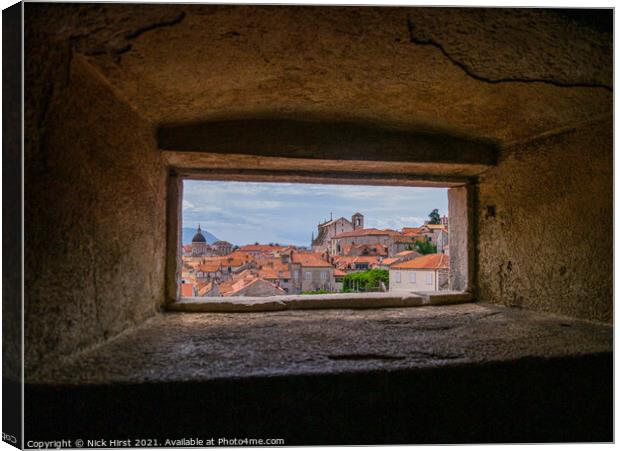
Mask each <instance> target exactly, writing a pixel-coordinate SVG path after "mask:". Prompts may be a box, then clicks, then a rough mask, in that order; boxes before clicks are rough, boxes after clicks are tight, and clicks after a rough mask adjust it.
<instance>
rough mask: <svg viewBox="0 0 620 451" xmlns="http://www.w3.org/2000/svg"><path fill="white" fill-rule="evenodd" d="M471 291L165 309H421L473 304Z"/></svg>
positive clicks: (206, 301) (193, 303) (220, 302)
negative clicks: (428, 306)
mask: <svg viewBox="0 0 620 451" xmlns="http://www.w3.org/2000/svg"><path fill="white" fill-rule="evenodd" d="M472 300H473V299H472V295H471V293H468V292H458V291H442V292H429V293H421V292H418V293H413V292H406V291H403V292H397V291H390V292H386V293H337V294H319V295H286V296H266V297H249V296H248V297H242V296H235V297H189V298H182V299H181V300H180V301H177V302H172V303H170V304H168V305H167V306H166V310H168V311H173V312H205V313H206V312H208V313H218V312H219V313H234V312H274V311H282V310H314V309H334V308H336V309H376V308H395V307H420V306H424V305H447V304H461V303H465V302H471V301H472Z"/></svg>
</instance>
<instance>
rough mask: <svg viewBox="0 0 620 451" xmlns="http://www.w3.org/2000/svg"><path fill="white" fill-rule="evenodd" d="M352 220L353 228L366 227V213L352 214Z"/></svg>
mask: <svg viewBox="0 0 620 451" xmlns="http://www.w3.org/2000/svg"><path fill="white" fill-rule="evenodd" d="M351 222H352V223H353V230H357V229H363V228H364V215H363V214H361V213H359V212H357V213H354V214H353V216H351Z"/></svg>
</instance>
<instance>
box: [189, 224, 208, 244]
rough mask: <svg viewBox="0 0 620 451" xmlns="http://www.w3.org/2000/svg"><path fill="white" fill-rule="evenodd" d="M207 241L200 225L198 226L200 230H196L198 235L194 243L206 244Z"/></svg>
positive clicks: (193, 240) (195, 236) (193, 239)
mask: <svg viewBox="0 0 620 451" xmlns="http://www.w3.org/2000/svg"><path fill="white" fill-rule="evenodd" d="M206 242H207V239H206V238H205V236H204V235H203V234H202V230H200V224H198V230H196V235H194V238H192V243H206Z"/></svg>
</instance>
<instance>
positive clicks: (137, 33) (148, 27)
mask: <svg viewBox="0 0 620 451" xmlns="http://www.w3.org/2000/svg"><path fill="white" fill-rule="evenodd" d="M184 18H185V12H184V11H181V12H180V13H179V14H178V15H177V16H176V17H173V18H172V19H170V20H162V21H161V22H156V23H153V24H150V25H145V26H144V27H141V28H138V29H137V30H134V31H132V32H130V33H128V34H126V35H125V39H129V40H131V39H135V38H137V37H138V36H140V35H141V34H142V33H145V32H147V31H151V30H154V29H156V28H162V27H171V26H173V25H176V24H178V23H179V22H181V21H182V20H183V19H184Z"/></svg>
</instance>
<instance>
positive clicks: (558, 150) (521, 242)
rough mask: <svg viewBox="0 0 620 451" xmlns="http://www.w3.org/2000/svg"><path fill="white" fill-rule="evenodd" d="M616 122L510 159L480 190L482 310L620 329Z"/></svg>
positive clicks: (517, 150)
mask: <svg viewBox="0 0 620 451" xmlns="http://www.w3.org/2000/svg"><path fill="white" fill-rule="evenodd" d="M612 131H613V128H612V123H611V121H609V120H608V121H603V122H599V123H595V124H594V125H592V124H591V125H589V126H586V127H583V128H580V129H577V130H572V131H566V132H564V133H561V134H556V135H553V136H548V137H543V138H539V139H537V140H535V141H531V142H529V143H526V144H521V145H517V146H514V147H513V148H510V149H507V151H506V152H505V153H504V154H503V155H502V157H501V159H500V162H499V165H498V166H497V168H494V169H492V170H490V171H489V172H487V173H486V174H485V175H484V176H483V177H481V179H480V183H479V190H478V196H479V198H478V201H479V202H478V223H477V226H478V264H479V267H478V287H479V295H480V296H479V298H480V300H481V301H486V302H493V303H498V304H504V305H509V306H516V307H523V308H527V309H533V310H539V311H548V312H556V313H560V314H565V315H569V316H574V317H579V318H585V319H590V320H597V321H606V322H610V321H612V307H613V284H612V278H613V161H612V157H613V137H612Z"/></svg>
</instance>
